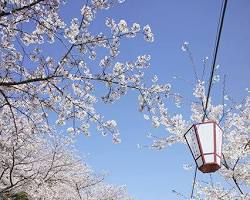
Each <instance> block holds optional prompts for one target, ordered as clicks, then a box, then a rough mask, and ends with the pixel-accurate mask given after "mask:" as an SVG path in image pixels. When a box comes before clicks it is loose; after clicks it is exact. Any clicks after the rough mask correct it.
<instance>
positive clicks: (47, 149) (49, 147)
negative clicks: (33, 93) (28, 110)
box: [0, 108, 131, 200]
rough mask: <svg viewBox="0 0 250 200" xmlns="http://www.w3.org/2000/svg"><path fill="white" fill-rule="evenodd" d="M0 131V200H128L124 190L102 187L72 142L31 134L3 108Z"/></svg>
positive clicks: (59, 136) (23, 121)
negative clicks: (13, 122)
mask: <svg viewBox="0 0 250 200" xmlns="http://www.w3.org/2000/svg"><path fill="white" fill-rule="evenodd" d="M0 117H1V120H0V121H1V122H0V127H1V132H0V133H1V134H0V139H1V143H0V150H1V155H0V166H1V174H0V197H1V199H2V198H3V199H6V200H7V199H13V200H25V199H57V200H60V199H61V200H82V199H89V200H97V199H98V200H105V199H117V200H118V199H119V200H129V199H131V198H130V197H128V195H127V193H126V191H125V189H124V188H123V187H115V186H111V185H108V184H105V183H104V182H103V181H104V176H98V175H95V174H94V173H93V172H92V170H91V169H90V168H89V167H88V166H87V165H86V164H85V163H84V162H83V161H82V159H81V158H80V157H78V156H76V153H75V152H74V147H73V141H72V138H69V137H66V136H65V135H63V134H59V133H55V132H51V133H49V134H48V133H41V132H39V133H34V132H33V130H32V127H30V126H29V122H28V120H27V119H26V118H24V117H22V116H20V117H18V116H16V118H15V120H16V126H17V127H18V132H17V133H16V127H15V126H14V124H12V123H9V122H10V121H11V119H12V114H11V113H10V112H9V111H8V108H3V110H2V115H1V116H0Z"/></svg>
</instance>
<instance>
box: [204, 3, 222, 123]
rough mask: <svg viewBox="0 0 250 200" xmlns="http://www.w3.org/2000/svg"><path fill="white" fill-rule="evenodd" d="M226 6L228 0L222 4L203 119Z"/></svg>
mask: <svg viewBox="0 0 250 200" xmlns="http://www.w3.org/2000/svg"><path fill="white" fill-rule="evenodd" d="M226 7H227V0H224V2H223V4H222V9H221V13H220V21H219V24H218V29H217V36H216V41H215V48H214V54H213V63H212V70H211V74H210V80H209V86H208V91H207V99H206V104H205V108H204V115H203V118H202V121H204V120H205V117H206V112H207V106H208V101H209V96H210V93H211V88H212V82H213V77H214V71H215V64H216V58H217V53H218V49H219V44H220V38H221V32H222V27H223V23H224V17H225V13H226Z"/></svg>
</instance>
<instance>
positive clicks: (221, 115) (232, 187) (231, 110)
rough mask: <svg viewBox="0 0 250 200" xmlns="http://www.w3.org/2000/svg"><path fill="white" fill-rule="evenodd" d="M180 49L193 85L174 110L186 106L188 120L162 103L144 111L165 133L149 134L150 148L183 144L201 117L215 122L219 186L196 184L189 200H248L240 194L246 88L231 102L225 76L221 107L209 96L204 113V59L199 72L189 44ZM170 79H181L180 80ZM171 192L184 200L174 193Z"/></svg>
mask: <svg viewBox="0 0 250 200" xmlns="http://www.w3.org/2000/svg"><path fill="white" fill-rule="evenodd" d="M181 49H182V51H183V52H185V53H187V55H188V57H189V59H190V61H191V64H192V67H193V74H194V77H195V79H194V84H191V86H192V87H193V90H190V93H192V94H193V98H189V97H185V96H182V95H181V94H179V101H178V102H179V103H178V104H177V105H176V106H177V107H178V108H180V107H185V108H186V107H187V106H190V111H191V112H190V113H191V115H190V119H185V118H184V117H183V115H182V114H181V113H177V114H174V115H171V114H169V113H170V111H169V110H168V108H167V107H166V106H165V102H164V101H157V102H156V103H155V104H154V109H150V110H146V111H145V112H144V118H145V119H146V120H149V119H151V120H152V122H153V126H154V127H160V126H162V127H164V128H165V129H166V132H167V133H168V134H167V135H166V137H163V138H160V137H157V136H155V135H150V137H151V138H152V139H153V143H152V145H151V148H153V149H163V148H167V147H169V146H170V145H172V144H175V143H179V142H180V143H184V144H185V143H186V142H185V139H184V134H185V133H186V132H187V130H188V129H189V128H190V127H191V125H192V124H196V123H201V122H202V121H203V116H204V114H205V121H211V120H212V121H215V122H217V123H218V124H219V125H220V126H221V127H222V128H223V150H222V152H223V163H222V167H221V169H220V170H219V172H218V174H219V176H220V177H221V178H222V180H224V181H222V182H221V183H219V184H216V183H214V182H213V181H211V182H209V183H207V182H204V181H200V182H199V181H198V182H197V183H196V193H195V194H194V196H193V199H242V200H243V199H249V198H250V196H249V193H247V191H248V190H246V192H244V189H246V188H247V187H249V186H250V182H249V181H250V174H249V172H250V160H249V155H250V140H249V132H250V96H249V89H248V88H247V89H246V95H245V98H244V99H243V100H242V101H241V102H237V101H235V100H234V98H233V97H232V96H231V95H229V94H227V92H226V84H225V79H226V77H225V76H224V78H223V83H222V95H221V96H222V100H221V104H215V103H214V104H213V102H212V97H209V98H208V102H207V103H208V107H207V110H205V105H206V101H207V95H206V89H207V88H206V86H207V85H208V84H207V83H208V80H207V77H206V74H207V73H208V71H207V70H208V69H209V68H208V67H207V60H208V57H206V58H205V59H203V69H202V70H201V71H198V70H197V68H196V66H195V64H194V62H193V60H194V59H193V55H192V52H191V50H190V48H189V43H188V42H185V43H184V44H183V45H182V48H181ZM218 68H219V65H218V66H217V67H216V73H215V75H214V76H213V82H212V83H213V85H215V84H216V83H218V82H219V81H220V73H219V72H218ZM174 78H178V79H182V78H181V77H174ZM187 82H188V83H190V82H189V81H186V83H187ZM176 96H177V95H176ZM182 102H183V103H182ZM190 166H192V165H190V164H189V165H185V169H190ZM191 168H192V167H191ZM243 188H244V189H243ZM175 193H176V194H178V195H180V196H182V197H184V196H183V195H181V194H180V193H178V192H177V191H175ZM184 198H185V197H184Z"/></svg>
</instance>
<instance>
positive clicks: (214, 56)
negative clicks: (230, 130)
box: [191, 0, 227, 199]
mask: <svg viewBox="0 0 250 200" xmlns="http://www.w3.org/2000/svg"><path fill="white" fill-rule="evenodd" d="M226 7H227V0H224V1H223V3H222V6H221V10H220V19H219V24H218V28H217V35H216V41H215V48H214V53H213V62H212V69H211V74H210V80H209V86H208V91H207V98H206V104H205V108H204V115H203V118H202V121H204V120H205V117H206V115H207V113H206V112H207V106H208V100H209V96H210V93H211V88H212V82H213V77H214V71H215V64H216V58H217V53H218V49H219V44H220V38H221V32H222V28H223V23H224V17H225V13H226ZM196 175H197V166H196V168H195V173H194V180H193V186H192V192H191V199H192V198H193V194H194V187H195V184H196Z"/></svg>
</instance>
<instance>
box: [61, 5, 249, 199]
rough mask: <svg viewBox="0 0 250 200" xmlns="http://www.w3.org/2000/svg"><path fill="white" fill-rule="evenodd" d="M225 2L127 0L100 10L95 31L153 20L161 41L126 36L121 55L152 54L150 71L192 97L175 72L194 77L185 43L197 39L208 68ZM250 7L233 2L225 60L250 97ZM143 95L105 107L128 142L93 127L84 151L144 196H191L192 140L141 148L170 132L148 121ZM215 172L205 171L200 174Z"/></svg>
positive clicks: (197, 51) (68, 13)
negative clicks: (140, 102) (109, 23)
mask: <svg viewBox="0 0 250 200" xmlns="http://www.w3.org/2000/svg"><path fill="white" fill-rule="evenodd" d="M81 6H82V1H80V0H78V1H72V2H71V3H69V5H68V6H66V7H65V10H64V14H65V18H69V17H73V16H75V17H79V14H80V12H79V9H80V8H81ZM220 7H221V1H218V0H210V1H205V0H203V1H201V0H189V1H183V0H182V1H181V0H172V1H170V0H159V1H146V0H127V1H125V3H123V4H121V5H118V6H116V7H114V8H112V9H110V10H108V11H102V12H100V13H98V14H97V16H96V17H97V20H96V22H95V23H94V24H93V25H92V29H93V32H100V31H103V32H104V31H105V26H104V22H105V18H106V17H112V18H114V19H115V20H117V21H118V20H120V19H125V20H126V21H127V22H128V24H130V25H131V24H132V23H133V22H138V23H140V24H141V25H146V24H149V25H150V26H151V28H152V30H153V32H154V35H155V42H154V43H152V44H149V43H146V42H144V41H143V39H142V37H141V38H140V36H139V38H138V39H132V40H124V41H123V42H122V44H121V55H120V56H119V59H120V60H121V61H123V60H126V59H130V60H131V59H135V58H136V56H137V55H141V54H150V55H151V57H152V60H151V66H152V68H151V69H150V70H149V71H148V75H147V76H148V77H150V76H152V75H153V74H157V75H158V78H159V79H160V82H162V83H164V82H170V83H171V84H172V85H173V88H174V90H176V91H180V92H181V93H182V94H184V95H186V96H190V95H191V94H192V88H191V87H188V86H187V85H185V83H184V82H182V81H180V80H175V79H173V78H172V77H173V76H175V75H177V76H182V77H184V78H185V79H187V80H191V81H193V74H192V68H191V64H190V62H189V60H188V58H187V56H186V55H185V54H184V53H183V52H182V51H181V50H180V48H181V45H182V43H183V42H184V41H188V42H189V43H190V45H191V50H192V52H193V56H194V59H195V63H196V65H197V68H199V67H201V66H202V62H201V61H202V59H203V58H204V57H206V56H208V57H209V59H210V60H209V61H210V62H211V55H212V53H213V48H214V42H215V35H216V31H217V24H218V18H219V11H220ZM249 9H250V1H249V0H231V1H229V2H228V8H227V12H226V16H225V23H224V29H223V33H222V38H221V44H220V49H219V54H218V60H217V63H218V64H220V66H221V67H220V68H219V72H220V73H221V74H226V75H227V82H226V88H227V91H228V93H229V94H230V95H232V96H233V97H235V99H236V100H239V99H240V98H241V97H243V96H244V95H245V92H244V90H245V88H246V87H250V78H249V75H250V66H249V64H250V62H249V59H250V20H249V19H250V12H249ZM218 91H219V89H217V90H216V88H215V89H214V90H212V92H214V93H213V94H214V95H213V96H214V98H215V99H216V101H218V102H219V100H220V99H221V96H220V94H219V92H218ZM136 95H137V94H136V93H134V92H133V91H132V92H130V93H129V94H128V96H127V97H124V98H122V99H121V100H119V101H118V102H116V103H115V104H112V105H105V106H104V105H103V104H99V105H98V106H97V107H98V109H99V111H101V112H102V113H103V115H104V116H105V117H106V119H116V120H117V122H118V125H119V129H120V132H121V137H122V141H123V142H122V143H121V144H119V145H114V144H112V140H111V137H109V136H107V137H102V136H101V135H100V134H99V133H97V132H96V131H95V129H93V130H92V136H91V137H90V138H85V137H83V136H81V137H78V141H77V147H78V150H79V152H80V153H81V154H83V155H84V156H85V159H86V161H87V163H88V164H89V165H90V166H91V167H92V168H93V169H94V170H95V171H96V172H102V171H105V172H107V173H108V176H107V179H106V181H107V182H109V183H112V184H118V185H126V186H127V189H128V192H129V194H130V195H132V196H133V197H135V198H136V199H138V200H167V199H170V200H171V199H178V197H177V196H176V195H175V194H174V193H173V192H172V190H177V191H178V192H180V193H182V194H184V195H186V196H190V192H191V183H192V177H193V171H184V170H183V164H186V163H189V164H192V163H193V161H192V158H191V155H190V153H189V151H188V148H187V147H186V146H185V145H183V144H177V145H173V146H171V147H169V148H167V149H165V150H161V151H156V150H155V151H154V150H150V149H146V148H144V149H138V148H137V144H141V145H147V144H150V142H151V140H150V139H148V138H147V137H146V134H147V133H149V132H152V133H153V134H155V135H158V136H164V135H167V134H168V133H167V132H166V131H165V130H163V129H153V128H152V126H151V124H149V122H147V121H145V120H144V119H143V116H142V114H141V113H139V112H138V108H137V96H136ZM169 109H170V111H171V112H179V113H182V114H183V115H184V116H186V117H187V118H188V117H189V115H190V113H189V112H188V110H186V109H177V108H175V107H171V106H170V108H169ZM207 177H208V175H203V174H201V173H198V179H203V178H207Z"/></svg>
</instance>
